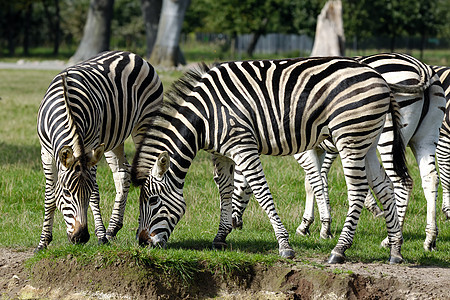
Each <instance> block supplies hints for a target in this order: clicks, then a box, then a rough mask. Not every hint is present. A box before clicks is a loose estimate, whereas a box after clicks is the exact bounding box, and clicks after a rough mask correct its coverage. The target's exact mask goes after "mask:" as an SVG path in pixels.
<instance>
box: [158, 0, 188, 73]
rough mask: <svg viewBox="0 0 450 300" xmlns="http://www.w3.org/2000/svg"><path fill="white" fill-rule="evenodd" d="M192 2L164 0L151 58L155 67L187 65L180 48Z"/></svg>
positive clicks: (186, 0)
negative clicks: (182, 32) (185, 16)
mask: <svg viewBox="0 0 450 300" xmlns="http://www.w3.org/2000/svg"><path fill="white" fill-rule="evenodd" d="M189 4H190V0H163V4H162V10H161V17H160V19H159V26H158V34H157V37H156V43H155V46H154V48H153V51H152V55H151V56H150V62H151V63H152V64H153V65H161V66H177V65H178V64H185V63H186V62H185V61H184V57H183V55H182V53H181V50H180V47H179V41H180V34H181V27H182V25H183V20H184V14H185V12H186V9H187V8H188V6H189Z"/></svg>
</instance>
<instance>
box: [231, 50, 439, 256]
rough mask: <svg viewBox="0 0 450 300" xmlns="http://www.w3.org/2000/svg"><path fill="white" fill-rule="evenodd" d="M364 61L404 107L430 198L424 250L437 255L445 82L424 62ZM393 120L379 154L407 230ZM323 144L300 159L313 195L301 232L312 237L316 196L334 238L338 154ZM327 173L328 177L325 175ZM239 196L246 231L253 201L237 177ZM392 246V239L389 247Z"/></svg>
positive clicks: (238, 217) (408, 137) (401, 58)
mask: <svg viewBox="0 0 450 300" xmlns="http://www.w3.org/2000/svg"><path fill="white" fill-rule="evenodd" d="M357 60H358V61H360V62H361V63H364V64H367V65H369V66H370V67H373V68H374V69H375V70H376V71H378V72H379V73H380V74H381V75H382V76H383V78H385V79H386V81H387V82H388V83H389V84H391V86H392V85H395V91H396V92H395V94H394V96H395V98H396V101H397V102H398V103H399V105H400V115H401V121H402V123H403V128H402V136H403V139H404V144H405V145H406V144H408V145H409V146H410V147H411V149H412V150H413V153H414V155H415V157H416V160H417V162H418V165H419V169H420V173H421V177H422V186H423V190H424V193H425V197H426V199H427V206H428V207H427V208H428V216H427V227H426V234H427V237H426V240H425V242H424V248H425V249H426V250H431V249H433V248H434V247H435V244H436V237H437V232H438V229H437V223H436V209H435V208H436V199H437V193H438V190H437V188H438V184H439V177H438V173H437V171H436V167H435V151H436V144H437V141H438V134H439V127H440V122H439V121H436V120H442V118H443V116H444V107H445V99H444V98H443V94H442V88H441V85H440V82H439V78H438V77H437V75H435V74H434V72H433V70H432V69H431V68H430V67H429V66H427V65H425V64H424V63H422V62H420V61H419V60H417V59H415V58H413V57H411V56H409V55H405V54H398V53H392V54H377V55H371V56H366V57H358V58H357ZM390 124H391V121H390V120H387V124H386V126H385V129H384V131H383V134H382V135H381V137H380V142H379V144H378V150H379V152H380V156H381V159H382V161H383V165H384V167H385V168H386V172H387V174H388V175H389V177H390V178H391V180H393V182H394V187H395V195H396V203H397V210H398V215H399V221H400V225H401V226H403V223H404V218H405V213H406V208H407V205H408V201H409V195H410V192H411V189H410V187H408V186H404V185H403V184H402V182H401V180H400V179H399V178H398V177H397V176H396V174H395V172H394V170H393V168H392V161H393V156H392V139H393V135H392V126H391V125H390ZM328 141H329V140H327V141H326V142H327V143H323V144H322V145H320V147H318V148H316V149H314V150H310V151H307V152H305V153H301V154H298V155H296V156H295V157H296V159H297V160H298V162H299V163H300V164H301V165H302V167H303V168H304V170H305V173H306V178H307V180H305V188H306V191H307V193H306V194H307V198H306V205H305V212H304V214H303V220H302V223H301V224H300V226H299V227H298V229H297V233H299V234H302V235H305V234H309V227H310V225H311V224H312V222H313V220H314V197H316V200H317V204H318V207H319V215H320V218H321V222H322V228H321V233H320V236H321V237H322V238H329V237H331V232H330V230H329V229H330V223H331V214H330V206H329V199H328V189H327V177H326V174H327V173H328V171H329V167H330V166H331V163H332V162H333V160H334V158H335V157H336V155H337V151H336V149H335V147H334V145H333V143H332V142H328ZM319 174H321V175H322V176H320V175H319ZM237 177H238V179H239V181H237V182H236V185H238V186H236V190H235V195H234V201H233V203H234V206H235V210H234V212H233V220H234V223H235V224H236V225H237V226H238V227H239V226H242V213H243V210H244V209H245V206H246V203H247V202H248V198H249V197H248V191H247V192H243V191H245V190H246V187H245V183H244V186H242V184H240V183H239V182H243V181H244V180H243V179H242V178H239V175H238V176H237ZM371 196H372V194H371V193H369V194H368V198H367V199H366V203H371V201H374V203H375V206H373V205H369V207H370V208H371V209H375V208H377V206H376V201H375V200H374V199H373V197H371ZM383 243H384V244H385V245H387V243H388V241H387V239H386V240H385V241H384V242H383Z"/></svg>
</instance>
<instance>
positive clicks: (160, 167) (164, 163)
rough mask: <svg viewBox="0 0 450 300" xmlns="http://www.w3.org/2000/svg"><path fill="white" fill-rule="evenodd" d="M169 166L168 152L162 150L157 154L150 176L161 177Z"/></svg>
mask: <svg viewBox="0 0 450 300" xmlns="http://www.w3.org/2000/svg"><path fill="white" fill-rule="evenodd" d="M169 166H170V158H169V153H167V151H164V152H162V153H161V154H160V155H159V156H158V159H157V160H156V163H155V165H154V166H153V168H152V176H154V177H156V178H157V179H161V178H162V177H163V175H164V174H165V173H166V172H167V170H168V169H169Z"/></svg>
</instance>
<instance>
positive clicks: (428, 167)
mask: <svg viewBox="0 0 450 300" xmlns="http://www.w3.org/2000/svg"><path fill="white" fill-rule="evenodd" d="M410 147H411V150H412V151H413V153H414V156H415V157H416V160H417V164H418V165H419V170H420V177H421V178H422V188H423V192H424V195H425V199H426V200H427V226H426V228H425V232H426V238H425V241H424V243H423V247H424V249H425V251H430V250H433V249H435V248H436V238H437V235H438V227H437V222H436V199H437V196H438V187H439V175H438V173H437V170H436V160H435V156H434V152H432V151H431V150H434V147H433V149H426V148H425V147H417V145H416V144H415V143H414V142H413V143H411V142H410ZM427 150H430V151H427ZM402 217H403V218H404V216H402Z"/></svg>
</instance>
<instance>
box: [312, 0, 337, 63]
mask: <svg viewBox="0 0 450 300" xmlns="http://www.w3.org/2000/svg"><path fill="white" fill-rule="evenodd" d="M344 54H345V36H344V24H343V21H342V3H341V1H340V0H330V1H328V2H327V3H326V4H325V6H324V7H323V9H322V11H321V12H320V15H319V16H318V17H317V27H316V36H315V39H314V46H313V49H312V51H311V56H343V55H344Z"/></svg>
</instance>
